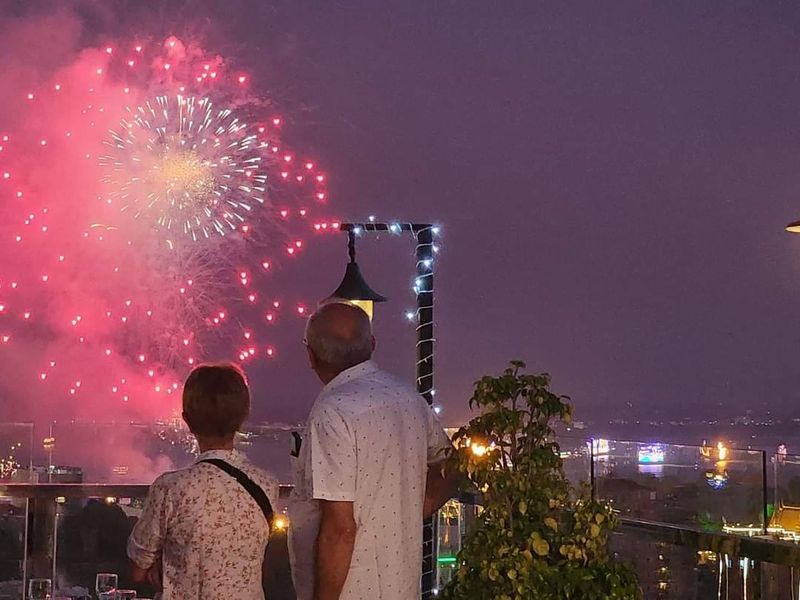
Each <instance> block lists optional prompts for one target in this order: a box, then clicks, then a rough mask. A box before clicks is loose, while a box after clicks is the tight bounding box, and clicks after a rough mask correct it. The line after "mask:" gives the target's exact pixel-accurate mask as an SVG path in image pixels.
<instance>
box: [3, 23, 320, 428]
mask: <svg viewBox="0 0 800 600" xmlns="http://www.w3.org/2000/svg"><path fill="white" fill-rule="evenodd" d="M8 82H9V83H10V85H5V86H3V90H2V92H0V101H2V102H3V103H4V105H5V106H7V107H8V108H7V110H6V111H5V112H4V113H3V114H2V115H0V140H1V141H0V252H2V257H3V258H2V260H0V371H1V372H2V374H3V382H2V383H0V386H2V387H0V392H3V394H4V396H5V397H7V398H9V399H12V400H13V399H27V400H28V401H34V400H35V402H36V403H37V405H38V407H39V409H40V410H39V411H37V414H42V413H44V414H47V415H48V416H51V417H57V416H70V417H76V416H77V417H81V416H91V418H94V419H102V418H114V419H120V418H121V416H123V415H124V416H125V417H129V418H151V417H155V416H162V415H164V414H169V410H165V409H164V404H165V399H166V398H167V397H169V396H171V395H173V394H175V393H176V391H177V390H178V389H179V386H180V381H181V379H182V378H183V375H184V374H185V371H186V370H187V369H188V368H190V366H191V365H192V364H196V363H197V362H198V361H200V360H203V359H204V358H206V357H208V356H213V357H214V358H231V359H234V360H239V361H251V360H262V359H263V360H272V359H273V358H275V357H276V356H277V353H278V349H277V348H276V347H275V345H274V344H273V343H272V342H271V340H270V339H268V338H267V337H266V336H264V335H263V331H265V329H266V328H268V327H269V326H270V325H272V324H273V323H274V322H275V321H276V320H278V319H280V318H283V317H287V316H289V315H290V314H293V315H294V316H297V315H300V316H303V315H304V314H305V310H306V309H305V303H303V302H300V301H298V300H295V301H294V302H286V301H284V300H279V299H278V298H277V296H269V297H262V296H263V294H261V293H257V292H255V291H254V282H257V283H259V286H258V287H259V289H263V285H262V283H263V281H264V278H265V277H268V274H269V272H270V270H272V269H273V268H274V267H275V265H277V264H280V263H281V262H282V261H286V260H288V259H292V258H294V257H296V256H297V255H298V254H299V253H301V251H302V249H303V248H304V241H303V239H302V237H303V236H304V235H305V233H306V232H307V231H309V230H310V229H311V224H310V222H309V221H308V219H309V218H310V214H311V211H312V210H313V209H314V208H315V207H317V206H318V205H319V204H320V203H323V202H325V201H326V200H327V198H326V191H325V183H326V181H325V176H324V174H323V173H321V172H319V171H318V170H317V167H316V164H315V161H314V160H309V159H308V158H306V157H300V156H298V155H297V154H295V153H294V152H292V151H290V150H288V149H287V148H286V146H285V144H284V141H283V139H282V137H283V136H282V130H283V120H282V118H281V117H280V116H278V115H277V114H275V113H274V112H272V109H271V108H270V106H269V102H268V101H265V100H264V99H262V98H258V97H255V96H254V95H253V94H252V93H251V92H250V81H249V78H248V76H246V75H244V74H242V73H240V72H237V71H235V70H233V68H232V67H231V66H230V65H229V64H227V63H226V62H225V61H224V60H223V59H221V58H220V57H217V56H213V55H208V54H207V53H206V52H204V51H203V50H202V49H201V48H200V47H199V46H197V45H195V44H191V43H188V44H184V43H183V42H181V41H180V40H178V39H176V38H169V39H168V40H166V42H164V43H155V42H151V43H145V42H130V43H128V42H126V43H122V44H119V45H109V46H107V47H102V48H89V49H84V50H82V51H81V52H80V53H79V54H78V55H77V57H76V58H75V59H74V60H72V61H70V62H68V63H67V64H65V65H61V66H60V67H49V68H47V69H43V70H40V71H32V72H31V73H30V74H26V73H25V72H24V71H20V72H15V73H14V74H13V77H12V76H9V79H8ZM325 226H326V228H327V227H330V228H331V229H333V228H335V224H330V223H328V224H326V225H325ZM316 228H317V229H319V228H320V227H319V224H317V226H316ZM41 409H44V410H41ZM6 410H7V411H8V412H7V413H6V415H5V417H6V419H8V418H10V417H14V416H17V417H20V416H21V417H22V418H30V417H29V416H27V413H26V410H25V407H24V405H23V403H22V402H17V403H14V402H8V403H6ZM8 413H12V414H8ZM3 420H5V419H3Z"/></svg>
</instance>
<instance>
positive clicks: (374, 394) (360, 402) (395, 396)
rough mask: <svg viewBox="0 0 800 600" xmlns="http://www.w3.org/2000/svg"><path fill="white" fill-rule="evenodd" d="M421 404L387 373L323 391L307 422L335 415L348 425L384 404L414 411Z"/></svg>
mask: <svg viewBox="0 0 800 600" xmlns="http://www.w3.org/2000/svg"><path fill="white" fill-rule="evenodd" d="M424 402H425V400H424V399H423V398H422V396H420V395H419V394H418V393H417V391H416V390H415V389H414V388H413V387H412V386H411V385H410V384H409V383H407V382H406V381H403V380H402V379H400V378H398V377H397V376H395V375H393V374H391V373H388V372H387V371H381V370H375V371H374V372H372V373H370V374H368V375H366V376H364V377H359V378H358V379H354V380H352V381H348V382H346V383H344V384H342V385H340V386H337V387H336V388H334V389H331V390H326V391H323V392H322V393H321V394H320V395H319V397H318V398H317V400H316V402H315V403H314V406H313V407H312V410H311V414H310V415H309V420H316V419H327V418H330V417H331V416H332V415H337V416H339V417H341V418H342V419H344V420H345V421H348V420H349V419H350V418H352V417H355V416H357V415H359V414H361V413H363V412H364V411H368V410H373V409H375V408H379V407H380V406H381V405H385V404H396V403H403V404H407V405H409V406H413V407H416V406H417V405H421V404H423V403H424Z"/></svg>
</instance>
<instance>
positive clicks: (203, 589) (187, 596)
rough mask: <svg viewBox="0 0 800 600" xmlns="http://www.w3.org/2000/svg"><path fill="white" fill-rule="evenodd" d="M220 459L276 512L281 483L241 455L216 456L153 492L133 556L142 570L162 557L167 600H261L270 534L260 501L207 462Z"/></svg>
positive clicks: (132, 542)
mask: <svg viewBox="0 0 800 600" xmlns="http://www.w3.org/2000/svg"><path fill="white" fill-rule="evenodd" d="M208 458H218V459H221V460H224V461H225V462H227V463H230V464H231V465H233V466H234V467H236V468H238V469H240V470H242V471H243V472H244V473H246V474H247V476H248V477H250V479H252V480H253V481H254V482H255V483H257V484H258V485H259V486H261V488H262V489H263V490H264V492H266V494H267V497H268V498H269V500H270V503H271V504H272V506H273V507H274V506H275V502H276V501H277V499H278V484H277V482H276V481H275V480H274V479H273V478H272V477H271V476H270V475H268V474H267V473H265V472H264V471H262V470H261V469H258V468H257V467H254V466H253V465H251V464H250V463H249V462H248V461H247V460H246V459H245V458H244V457H243V456H242V455H240V454H239V453H238V452H236V451H235V450H210V451H208V452H203V453H202V454H200V456H198V457H197V461H195V463H194V464H193V465H191V466H189V467H187V468H185V469H180V470H178V471H172V472H169V473H164V474H163V475H161V476H160V477H159V478H158V479H156V480H155V481H154V482H153V485H152V486H150V491H149V492H148V494H147V500H146V501H145V505H144V510H143V512H142V516H141V518H140V519H139V521H138V522H137V523H136V526H135V527H134V529H133V532H132V533H131V536H130V539H129V540H128V556H129V557H130V558H131V560H133V562H135V563H136V564H137V565H138V566H139V567H141V568H142V569H148V568H149V567H150V566H151V565H153V563H154V562H155V561H156V560H158V557H159V555H161V556H162V557H163V563H162V567H163V574H164V592H163V595H162V599H163V600H230V599H231V598H242V599H246V600H262V599H263V598H264V592H263V590H262V587H261V566H262V562H263V559H264V549H265V548H266V545H267V538H268V537H269V529H268V527H267V521H266V519H265V518H264V513H263V512H262V511H261V508H260V507H259V506H258V503H257V502H256V501H255V500H254V499H253V497H252V496H251V495H250V494H249V493H248V492H247V491H246V490H245V489H244V488H243V487H242V486H241V484H240V483H239V482H238V481H236V479H234V478H233V477H231V476H230V475H228V474H227V473H225V472H224V471H222V470H221V469H220V468H219V467H217V466H215V465H211V464H208V463H203V464H198V462H199V461H201V460H205V459H208Z"/></svg>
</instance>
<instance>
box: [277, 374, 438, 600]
mask: <svg viewBox="0 0 800 600" xmlns="http://www.w3.org/2000/svg"><path fill="white" fill-rule="evenodd" d="M449 445H450V440H449V439H448V437H447V434H446V433H445V432H444V430H443V429H442V427H441V426H440V425H439V422H438V420H437V418H436V416H435V415H434V412H433V410H431V408H430V407H429V406H428V404H427V403H426V402H425V399H424V398H422V396H420V395H419V394H418V393H416V392H415V391H414V390H413V389H412V388H411V387H410V386H408V385H406V384H405V383H402V382H401V381H399V380H398V379H396V378H394V377H393V376H391V375H389V374H388V373H385V372H383V371H380V370H379V369H378V368H377V366H376V365H375V364H374V363H373V362H372V361H367V362H365V363H362V364H360V365H357V366H355V367H353V368H351V369H348V370H346V371H344V372H342V373H340V374H339V375H338V376H337V377H336V378H335V379H334V380H333V381H331V382H330V383H328V384H327V385H326V386H325V387H324V389H323V390H322V392H321V393H320V395H319V397H318V398H317V400H316V402H315V403H314V406H313V407H312V409H311V413H310V415H309V417H308V422H307V423H306V428H305V433H304V435H303V442H302V445H301V447H300V452H299V456H298V457H297V458H296V459H295V488H294V490H293V492H292V497H291V499H290V502H289V521H290V527H289V544H290V556H291V559H292V575H293V578H294V582H295V589H296V591H297V598H298V600H310V598H311V597H312V593H313V585H314V543H315V540H316V538H317V533H318V531H319V518H320V517H319V500H330V501H346V502H353V513H354V517H355V522H356V538H355V547H354V550H353V558H352V561H351V563H350V571H349V572H348V574H347V580H346V581H345V585H344V589H343V591H342V595H341V600H367V599H368V600H416V599H418V598H419V596H420V576H421V573H422V506H423V502H424V499H425V482H426V477H427V471H428V465H429V464H430V463H433V462H438V461H439V460H442V458H443V457H442V455H441V452H440V451H441V450H442V449H443V448H446V447H448V446H449Z"/></svg>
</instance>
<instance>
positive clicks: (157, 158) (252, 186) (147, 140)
mask: <svg viewBox="0 0 800 600" xmlns="http://www.w3.org/2000/svg"><path fill="white" fill-rule="evenodd" d="M127 111H128V116H127V117H126V118H124V119H122V120H121V121H120V127H119V129H117V130H111V131H110V136H111V137H110V139H109V140H107V141H106V142H105V143H106V144H107V145H108V146H109V147H110V148H111V152H109V153H108V154H105V155H103V156H101V157H100V158H99V160H100V164H101V165H103V166H104V167H106V168H107V169H108V170H109V171H110V172H109V173H108V174H107V175H106V177H105V178H104V182H105V183H107V184H109V185H110V186H111V191H110V192H109V194H108V199H109V200H111V201H113V202H117V203H119V204H120V205H121V208H120V210H122V211H124V212H128V213H131V214H132V215H133V216H134V218H136V219H146V220H148V221H149V222H151V223H152V224H153V225H154V226H155V227H158V228H160V229H161V230H163V231H164V233H165V235H166V239H167V243H168V245H169V246H170V247H174V246H175V245H176V244H178V243H179V236H180V235H183V236H186V237H188V238H191V240H192V241H198V240H199V239H207V238H210V237H211V236H214V235H218V236H225V235H228V234H230V233H233V232H236V231H239V230H241V229H242V228H243V227H245V226H246V223H248V222H249V221H251V220H252V219H253V218H255V216H256V215H255V214H254V213H255V212H256V211H258V210H261V209H262V207H263V206H264V205H265V204H267V174H266V172H265V170H264V169H265V163H266V161H267V160H268V159H269V157H268V155H267V151H268V149H269V143H268V142H259V140H258V137H257V135H256V134H255V133H252V132H250V131H249V130H248V127H247V124H246V123H244V122H243V121H242V120H241V119H240V118H239V117H237V116H236V115H235V114H234V112H233V111H232V110H231V109H229V108H217V107H215V106H214V104H213V102H212V101H211V100H210V99H209V98H208V97H202V98H199V97H195V96H182V95H175V96H166V95H164V96H157V97H156V98H155V99H154V100H152V101H147V102H145V103H144V104H143V105H141V106H138V107H136V108H131V107H127Z"/></svg>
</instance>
